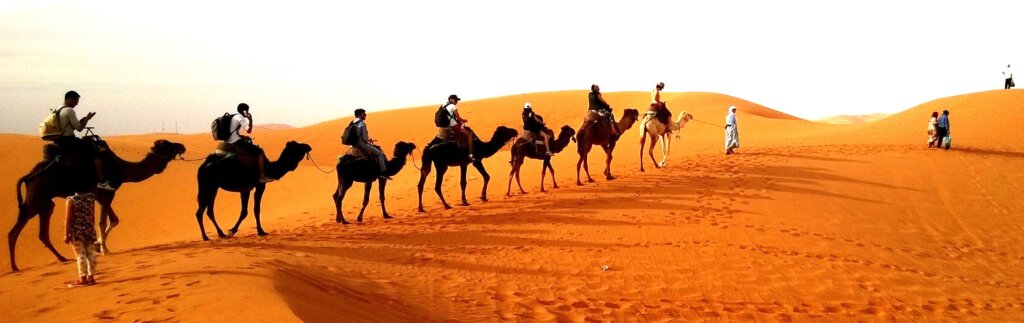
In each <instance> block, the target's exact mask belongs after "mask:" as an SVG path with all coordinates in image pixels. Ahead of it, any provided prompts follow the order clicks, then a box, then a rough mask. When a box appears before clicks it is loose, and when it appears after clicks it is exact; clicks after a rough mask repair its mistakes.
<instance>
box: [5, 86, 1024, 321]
mask: <svg viewBox="0 0 1024 323" xmlns="http://www.w3.org/2000/svg"><path fill="white" fill-rule="evenodd" d="M606 96H607V99H608V100H609V102H610V103H611V104H612V106H613V107H615V108H616V110H617V111H621V109H622V108H625V107H642V106H645V105H646V104H645V103H646V101H647V100H648V98H649V97H648V94H647V93H640V92H630V93H609V94H606ZM585 97H586V92H583V91H567V92H550V93H534V94H522V95H513V96H507V97H500V98H494V99H487V100H480V101H471V102H463V104H462V105H461V107H460V110H461V111H462V113H463V114H464V116H465V117H467V118H468V119H470V120H471V123H470V124H471V125H472V126H473V127H474V128H475V129H476V130H477V131H478V132H479V133H481V134H484V137H489V136H490V134H491V132H492V131H493V129H494V127H496V126H497V125H508V126H515V127H517V128H518V127H519V126H520V121H519V111H520V107H521V106H522V103H523V102H524V101H529V102H531V103H532V104H533V106H534V109H536V111H537V112H538V113H540V114H542V115H544V116H545V118H546V120H548V122H549V124H550V125H552V126H561V125H562V124H568V125H570V126H572V127H573V128H576V127H578V126H579V122H580V116H581V112H582V111H584V110H585V109H586V107H585V105H586V99H585ZM664 98H665V99H666V100H667V102H668V106H669V107H670V108H671V109H672V110H673V111H675V112H677V113H678V112H679V111H684V110H685V111H687V112H690V113H692V114H694V115H695V116H696V119H695V121H694V122H691V123H690V124H689V125H687V127H686V128H685V129H683V131H682V137H683V138H682V140H676V141H674V142H673V144H674V145H673V149H672V156H671V157H670V158H669V164H668V167H667V168H664V169H653V167H651V166H652V165H651V164H648V171H647V172H646V173H639V172H638V169H639V165H638V164H637V162H638V155H639V154H638V142H639V137H640V133H639V130H638V129H639V127H634V128H633V129H631V130H630V131H629V132H628V133H627V134H626V135H625V138H624V139H623V140H622V141H621V142H620V144H619V147H618V148H617V149H616V151H615V161H614V163H613V165H612V167H613V172H614V173H615V175H617V176H618V177H619V179H617V180H615V181H611V182H607V181H604V180H603V176H600V172H601V170H602V169H603V165H602V162H603V159H604V154H603V152H601V151H600V150H599V149H595V150H594V151H593V152H592V153H591V161H592V164H591V165H592V166H594V167H592V170H593V175H596V176H594V177H595V179H596V180H597V183H595V184H588V185H585V186H583V187H577V186H576V185H575V177H574V174H573V171H574V170H575V168H574V166H575V162H576V159H577V157H576V153H575V144H571V146H570V147H569V148H568V149H567V150H566V152H563V153H562V154H560V155H558V156H556V157H555V158H554V160H553V162H554V166H555V168H556V170H557V180H558V183H559V185H560V186H562V188H561V189H558V190H555V191H553V192H550V193H536V192H537V191H538V182H539V175H540V174H539V173H540V164H541V163H540V162H539V161H536V160H529V161H527V163H526V165H524V166H523V171H522V174H523V178H522V179H523V186H524V187H525V188H526V189H527V190H528V191H530V192H532V193H530V194H528V195H525V196H520V195H519V194H514V196H513V197H511V198H505V197H503V194H504V192H505V185H506V184H507V181H506V180H507V174H508V170H509V165H508V158H509V156H508V152H507V149H506V150H505V151H502V152H499V153H498V154H497V155H496V156H494V157H492V158H490V159H488V160H486V161H485V164H486V166H487V167H488V170H489V171H490V173H491V174H492V176H493V178H492V181H491V184H490V188H489V191H490V198H491V201H490V202H480V201H479V199H478V196H479V191H480V185H481V183H482V180H481V179H480V176H479V174H477V173H476V172H475V170H472V169H471V170H470V172H469V174H470V181H469V190H468V192H467V195H469V196H470V202H471V203H473V205H472V206H469V207H459V206H456V208H455V209H453V210H450V211H444V210H442V209H441V206H440V202H439V201H438V199H437V198H436V196H434V194H433V192H431V191H430V190H429V189H428V191H427V192H424V203H425V206H426V208H427V211H428V212H427V213H423V214H420V213H416V212H414V209H415V206H416V187H415V183H416V180H417V179H418V176H419V174H418V172H417V171H416V170H415V169H413V168H412V167H411V165H410V166H407V168H406V169H404V170H403V171H402V172H401V173H400V174H399V175H398V176H396V177H395V181H394V182H392V183H390V184H389V185H388V197H389V199H388V204H389V205H388V206H389V211H390V213H391V215H392V216H395V217H396V218H397V219H395V220H392V221H389V222H384V221H383V220H382V219H381V218H380V209H379V206H378V203H377V202H376V194H375V193H374V194H373V198H372V200H371V205H370V206H369V207H368V209H367V213H366V220H365V223H363V224H354V225H349V226H342V225H339V224H335V223H334V214H333V204H332V202H331V199H330V195H331V193H332V192H333V189H334V187H335V176H334V175H333V174H331V175H325V174H321V173H320V172H319V171H317V170H316V169H315V168H314V167H312V164H310V163H309V162H308V161H306V162H303V164H302V165H301V166H300V168H299V169H298V170H297V171H296V172H294V173H291V174H289V175H287V176H286V177H285V178H284V179H283V180H281V181H279V182H276V183H272V184H271V185H270V186H269V188H268V190H267V195H266V198H265V200H264V204H263V206H264V208H263V213H264V218H263V224H264V227H265V228H266V229H267V230H268V231H269V232H270V234H271V235H270V236H269V237H257V236H256V235H255V228H254V226H255V225H254V222H253V220H252V218H251V217H250V218H249V219H247V220H246V222H245V224H244V225H243V226H242V228H241V230H242V231H241V232H240V234H239V235H238V236H236V237H235V238H232V239H226V240H215V241H210V242H202V241H199V240H200V235H199V232H197V231H198V226H197V224H196V221H195V217H194V212H195V208H196V204H195V194H196V188H195V187H196V186H195V185H196V183H195V173H196V167H198V164H197V163H188V162H181V161H176V162H173V163H171V164H170V166H169V167H168V169H167V171H166V172H165V173H164V174H160V175H157V176H155V177H154V178H152V179H150V180H149V181H147V182H144V183H137V184H127V185H126V186H125V187H123V188H122V189H121V191H120V193H119V195H118V198H117V200H116V202H115V205H116V207H117V209H118V210H119V214H120V215H121V217H122V224H121V226H119V227H118V228H117V229H115V231H114V233H113V235H112V236H111V238H110V242H109V245H110V247H111V248H112V249H113V250H114V252H115V254H113V255H109V256H102V257H100V272H101V274H100V275H99V276H98V280H99V281H100V284H99V285H97V286H93V287H86V288H76V289H67V288H65V287H64V283H65V282H68V281H71V280H73V279H74V278H75V276H76V275H75V264H74V263H73V262H69V263H64V264H59V263H56V262H55V261H54V258H53V256H52V255H50V254H49V253H48V251H46V250H45V249H44V248H43V247H42V244H41V243H39V241H38V239H37V238H36V236H37V232H38V231H37V228H38V222H37V221H35V220H33V222H31V223H30V224H29V226H28V227H27V228H26V230H25V231H24V232H23V233H22V235H21V239H20V240H19V244H18V260H19V264H20V265H21V267H22V271H21V272H18V273H4V274H0V286H3V288H0V313H3V314H2V316H3V319H2V321H11V322H24V321H42V322H52V321H76V322H77V321H92V320H104V319H114V320H118V321H136V320H142V321H150V320H168V319H170V320H182V321H253V320H255V321H299V320H304V321H375V322H394V321H424V320H429V319H456V320H460V321H497V320H524V321H556V320H557V321H576V322H579V321H585V320H590V321H607V320H629V321H632V320H644V321H669V320H673V319H679V320H699V319H712V320H728V321H733V320H751V319H756V320H797V321H810V320H838V321H853V320H889V319H901V320H936V319H952V320H965V319H969V320H978V321H1014V320H1020V319H1021V318H1022V317H1024V286H1022V284H1024V280H1022V278H1021V277H1024V269H1022V268H1024V266H1022V265H1024V252H1022V251H1021V250H1020V245H1021V244H1022V241H1021V235H1020V232H1021V230H1022V229H1024V219H1022V218H1021V216H1020V214H1022V213H1024V212H1022V211H1024V199H1020V198H1018V197H1017V196H1016V194H1017V193H1018V192H1020V190H1021V188H1022V187H1021V186H1022V184H1021V183H1024V172H1022V171H1020V169H1022V167H1024V158H1022V157H1024V146H1022V145H1021V144H1020V143H1021V142H1022V140H1024V134H1022V133H1024V132H1021V131H1019V130H1018V128H1019V125H1021V124H1024V109H1022V107H1024V91H1020V90H1008V91H991V92H983V93H975V94H968V95H962V96H956V97H950V98H944V99H939V100H936V101H932V102H928V103H925V104H923V105H920V106H918V107H914V108H912V109H910V110H907V111H905V112H903V113H899V114H895V115H893V116H891V117H889V118H886V119H883V120H881V121H877V122H872V123H865V124H857V125H829V124H822V123H814V122H810V121H804V120H800V119H798V118H795V117H792V116H788V115H786V114H783V113H780V112H777V111H774V110H770V109H768V108H765V107H761V106H758V105H756V104H754V103H750V102H747V101H744V100H741V99H738V98H734V97H729V96H725V95H720V94H714V93H666V94H665V95H664ZM729 105H736V106H738V107H739V125H740V132H741V133H740V137H741V144H742V147H741V148H740V149H739V154H738V155H734V156H728V157H727V156H724V155H722V154H721V150H722V144H723V133H722V132H723V130H722V128H721V125H722V124H723V121H724V116H725V112H726V111H725V109H726V107H728V106H729ZM434 108H435V107H432V106H428V107H421V108H413V109H404V110H395V111H387V112H379V113H371V114H370V116H369V120H368V123H369V126H370V130H371V133H372V134H373V135H374V136H375V137H376V138H377V139H379V140H380V141H381V142H382V143H383V144H384V147H386V148H385V150H386V151H388V152H390V151H391V149H392V147H393V144H394V143H395V142H396V141H398V140H404V141H412V142H415V143H416V144H417V145H419V146H420V148H421V149H422V145H423V144H425V143H426V142H427V141H428V140H429V139H430V137H431V135H432V134H433V133H434V130H433V126H432V123H431V120H432V119H431V118H432V114H433V111H434ZM942 109H949V110H951V112H952V116H951V120H952V126H953V128H952V133H953V137H954V138H953V143H954V147H955V150H952V151H948V152H947V151H938V150H928V149H926V148H925V138H926V135H925V125H926V121H927V119H928V116H929V114H930V113H931V111H936V110H937V111H941V110H942ZM212 116H214V114H211V117H212ZM200 121H201V122H206V121H203V120H200ZM200 121H197V122H200ZM347 121H348V120H347V119H343V120H333V121H328V122H325V123H322V124H317V125H313V126H309V127H305V128H296V129H279V130H272V131H267V132H258V133H256V134H255V136H256V138H257V142H258V143H260V144H261V145H263V146H264V147H265V148H266V150H267V151H268V153H269V154H270V155H271V157H272V158H276V156H277V155H278V153H279V152H280V150H281V149H282V147H283V145H284V143H285V142H287V141H288V140H297V141H300V142H305V143H308V144H310V145H312V146H313V149H314V150H313V152H312V156H313V158H314V159H315V160H316V161H317V162H318V163H320V166H321V167H324V168H330V167H332V166H333V164H334V158H335V157H336V156H337V155H338V154H340V153H342V152H343V151H344V149H343V148H342V147H341V145H340V143H339V139H338V137H339V135H340V132H341V129H342V125H343V124H344V123H345V122H347ZM157 138H164V139H168V140H172V141H177V142H181V143H183V144H185V145H186V146H187V147H188V149H189V152H188V153H186V154H185V157H186V158H197V157H201V156H203V155H205V154H206V153H207V152H209V151H210V150H211V149H212V147H213V146H214V143H213V142H212V141H211V140H210V139H209V135H207V134H199V135H141V136H125V137H116V138H108V139H109V141H110V142H111V144H112V145H113V147H114V148H115V149H116V150H117V151H118V153H119V154H120V155H121V156H122V157H124V158H126V159H129V160H137V159H140V158H142V156H143V155H144V154H145V152H146V151H147V150H148V148H149V147H150V146H151V144H152V142H153V140H155V139H157ZM41 144H42V142H41V141H40V140H38V139H36V138H34V137H30V136H20V135H2V136H0V149H2V151H5V152H12V151H24V152H26V153H24V154H8V155H7V157H5V158H4V159H2V160H0V183H7V185H10V186H13V185H11V183H14V182H15V180H16V179H17V177H20V176H21V175H23V174H24V173H25V172H27V171H28V170H29V169H30V168H31V167H32V165H33V164H34V163H35V162H36V161H37V160H38V159H39V152H40V149H39V147H40V146H41ZM657 151H659V152H660V149H658V150H657ZM656 156H658V157H660V154H657V155H656ZM416 157H417V158H418V157H419V153H418V152H417V154H416ZM647 162H648V163H650V160H648V161H647ZM457 174H458V173H457V172H449V174H448V177H447V179H446V181H445V192H446V197H447V198H448V199H449V201H458V177H457ZM431 176H433V174H431ZM431 178H432V177H431ZM430 182H432V181H430ZM549 183H550V182H549ZM549 185H550V184H549ZM10 186H8V188H7V189H6V190H4V191H3V192H2V194H3V195H2V197H0V227H3V228H5V229H7V228H10V226H11V225H12V223H13V221H14V219H15V216H16V213H15V212H16V210H17V208H16V206H15V202H14V200H15V198H14V196H13V193H14V192H13V191H11V190H10ZM361 187H362V186H361V185H360V184H357V185H356V186H355V187H354V189H353V190H351V191H350V193H349V196H348V198H347V199H346V201H345V202H346V204H345V207H344V211H345V213H346V216H347V217H348V219H349V220H350V221H351V220H354V219H355V215H356V213H357V212H358V207H359V205H358V204H359V201H360V199H361V196H362V190H361V189H360V188H361ZM549 188H550V187H549ZM513 191H516V190H515V189H514V190H513ZM353 195H355V196H353ZM238 209H239V206H238V197H237V194H233V193H227V192H221V194H219V195H218V204H217V214H218V220H219V221H220V223H221V224H222V225H224V226H226V227H227V226H230V225H231V224H233V221H234V220H235V219H236V217H237V213H238ZM54 219H55V220H54V224H53V225H52V230H53V232H54V233H53V239H54V241H55V242H56V243H58V244H59V240H60V239H59V236H60V232H62V230H63V225H62V224H61V220H62V219H63V214H62V212H61V211H58V212H57V214H55V215H54ZM207 228H208V229H209V230H211V231H209V233H211V234H212V233H213V231H212V228H210V227H209V226H207ZM58 248H59V250H61V252H62V253H63V254H64V255H65V256H68V257H71V256H73V254H72V252H71V249H70V247H68V246H66V245H63V244H59V245H58ZM3 259H4V263H3V266H2V268H0V269H2V270H4V271H7V270H8V268H9V266H8V264H7V263H6V261H7V260H6V259H7V255H6V254H4V255H3ZM605 265H607V266H609V267H610V270H608V271H602V270H601V269H600V268H601V266H605Z"/></svg>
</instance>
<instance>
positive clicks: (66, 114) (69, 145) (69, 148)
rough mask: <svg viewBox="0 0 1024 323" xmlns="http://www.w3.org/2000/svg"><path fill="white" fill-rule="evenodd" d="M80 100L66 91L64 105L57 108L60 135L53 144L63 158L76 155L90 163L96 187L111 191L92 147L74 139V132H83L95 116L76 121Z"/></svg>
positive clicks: (90, 113)
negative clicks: (94, 172) (94, 173)
mask: <svg viewBox="0 0 1024 323" xmlns="http://www.w3.org/2000/svg"><path fill="white" fill-rule="evenodd" d="M80 98H81V96H80V95H78V92H75V91H68V92H67V93H65V94H64V105H63V106H61V107H59V108H57V117H58V120H59V123H60V129H61V134H60V137H57V139H55V140H54V141H53V142H54V143H55V144H57V147H60V151H61V153H62V154H66V155H65V158H68V156H67V155H76V156H78V157H79V158H81V159H80V160H82V161H92V163H93V165H94V166H95V167H96V179H97V180H98V182H99V183H97V184H96V187H97V188H100V189H104V190H108V191H113V190H114V188H113V187H112V186H110V182H108V181H107V180H106V176H105V174H104V172H103V161H102V160H101V159H100V158H99V157H98V156H97V155H96V148H94V147H92V145H91V144H90V143H88V142H87V141H85V140H82V139H81V138H78V137H75V131H79V132H81V131H82V130H85V129H86V125H88V124H89V120H92V118H93V117H94V116H96V112H89V114H87V115H86V116H85V117H84V118H82V119H78V116H77V115H76V114H75V107H76V106H78V101H79V99H80ZM69 159H70V158H69Z"/></svg>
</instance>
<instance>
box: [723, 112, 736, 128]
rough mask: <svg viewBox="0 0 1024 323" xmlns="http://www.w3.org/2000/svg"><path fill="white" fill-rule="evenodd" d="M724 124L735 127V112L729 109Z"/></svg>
mask: <svg viewBox="0 0 1024 323" xmlns="http://www.w3.org/2000/svg"><path fill="white" fill-rule="evenodd" d="M725 125H727V126H733V127H736V112H732V111H729V115H727V116H725Z"/></svg>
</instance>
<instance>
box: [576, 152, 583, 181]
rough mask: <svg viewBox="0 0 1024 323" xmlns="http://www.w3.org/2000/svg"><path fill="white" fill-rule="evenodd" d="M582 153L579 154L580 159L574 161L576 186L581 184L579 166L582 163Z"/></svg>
mask: <svg viewBox="0 0 1024 323" xmlns="http://www.w3.org/2000/svg"><path fill="white" fill-rule="evenodd" d="M583 158H584V157H583V155H582V154H580V159H579V160H578V161H576V186H583V182H580V166H581V165H583Z"/></svg>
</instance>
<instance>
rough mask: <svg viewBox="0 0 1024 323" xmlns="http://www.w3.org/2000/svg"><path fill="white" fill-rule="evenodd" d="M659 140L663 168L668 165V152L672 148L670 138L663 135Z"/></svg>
mask: <svg viewBox="0 0 1024 323" xmlns="http://www.w3.org/2000/svg"><path fill="white" fill-rule="evenodd" d="M661 139H662V140H661V167H665V165H667V164H668V151H669V149H670V148H671V147H672V136H667V135H663V136H662V138H661Z"/></svg>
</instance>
